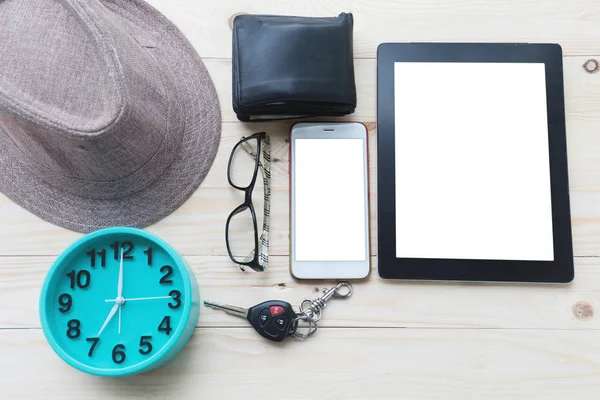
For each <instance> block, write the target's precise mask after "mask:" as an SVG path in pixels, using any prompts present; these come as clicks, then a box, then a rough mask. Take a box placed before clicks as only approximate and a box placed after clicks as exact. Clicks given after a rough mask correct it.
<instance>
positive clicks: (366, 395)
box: [0, 329, 600, 400]
mask: <svg viewBox="0 0 600 400" xmlns="http://www.w3.org/2000/svg"><path fill="white" fill-rule="evenodd" d="M319 333H320V335H321V336H320V337H319V338H318V339H317V338H313V339H311V340H307V341H305V342H295V341H293V340H292V341H288V342H285V343H283V344H279V345H278V344H274V343H270V342H267V341H265V340H264V339H262V338H260V337H259V336H258V335H257V334H256V333H255V332H254V331H253V330H251V329H233V330H226V329H199V330H196V332H195V334H194V336H193V337H192V339H191V341H190V342H189V343H188V345H187V346H186V348H185V349H184V350H183V351H182V353H180V354H179V355H178V356H177V357H176V358H175V359H173V360H172V361H171V362H170V363H169V364H167V365H165V366H164V367H162V368H161V369H158V370H155V371H152V372H150V373H146V374H142V375H136V376H131V377H125V378H122V379H106V378H99V377H94V376H90V375H86V374H83V373H80V372H78V371H76V370H74V369H73V368H71V367H70V366H68V365H67V364H65V363H64V362H63V361H62V360H60V359H59V358H58V357H57V356H56V355H55V354H54V353H53V352H52V350H51V349H50V347H49V346H48V344H47V343H46V342H45V340H44V338H43V335H42V333H41V331H40V330H25V331H18V330H3V331H0V353H1V354H2V357H0V371H2V374H0V385H1V386H2V393H3V398H19V399H40V398H44V399H61V400H65V399H82V398H85V399H138V398H139V399H165V398H185V399H197V398H202V399H235V398H244V399H255V398H256V399H264V397H265V392H266V393H267V394H268V395H273V396H275V395H276V396H277V397H278V398H285V399H317V398H318V399H324V400H326V399H398V398H405V399H438V398H443V399H449V400H452V399H460V400H464V399H473V400H475V399H477V400H479V399H489V400H500V399H526V400H530V399H546V400H563V399H578V400H587V399H589V400H592V399H593V400H595V399H597V396H598V391H599V390H600V380H598V374H600V365H599V364H598V359H600V347H599V346H598V345H597V344H598V343H597V342H598V334H597V332H595V331H585V332H574V331H535V330H533V331H529V330H502V331H498V330H462V329H459V330H452V329H323V330H322V332H319Z"/></svg>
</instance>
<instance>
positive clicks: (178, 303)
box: [169, 290, 181, 310]
mask: <svg viewBox="0 0 600 400" xmlns="http://www.w3.org/2000/svg"><path fill="white" fill-rule="evenodd" d="M169 296H171V297H172V298H173V301H174V302H175V304H172V303H171V302H169V308H170V309H172V310H176V309H178V308H179V307H181V292H180V291H179V290H171V291H170V292H169Z"/></svg>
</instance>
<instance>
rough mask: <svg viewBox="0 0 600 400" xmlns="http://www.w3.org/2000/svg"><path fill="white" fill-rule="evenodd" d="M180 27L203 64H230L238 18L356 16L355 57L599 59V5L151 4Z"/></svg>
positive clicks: (159, 0)
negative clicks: (527, 47)
mask: <svg viewBox="0 0 600 400" xmlns="http://www.w3.org/2000/svg"><path fill="white" fill-rule="evenodd" d="M149 2H150V3H151V4H153V5H154V6H155V7H156V8H158V9H159V10H160V11H162V12H163V13H164V14H165V15H167V16H168V17H169V18H170V19H171V20H173V21H174V22H175V23H177V25H178V26H179V27H180V28H181V30H182V31H183V32H184V33H185V34H186V35H187V36H188V37H189V38H190V40H191V42H192V43H193V44H194V46H196V48H198V50H199V52H200V54H201V55H202V56H203V57H219V58H228V57H231V28H230V26H231V23H232V18H233V16H235V15H236V14H238V13H251V14H281V15H305V16H318V17H331V16H336V15H338V14H339V13H341V12H352V13H353V15H354V52H355V57H357V58H367V57H368V58H374V57H375V54H376V49H377V45H379V43H382V42H427V41H435V42H465V41H466V42H472V41H476V42H551V43H560V44H561V45H562V46H563V50H564V53H565V55H589V54H600V42H598V33H597V32H598V15H597V7H598V4H597V2H595V1H594V0H578V1H563V0H544V1H515V0H509V1H495V0H482V1H464V0H430V1H420V0H403V1H382V0H379V1H372V0H346V1H343V2H341V1H335V0H302V1H293V0H288V1H278V0H262V1H253V0H236V1H231V0H229V1H227V0H226V1H212V0H150V1H149Z"/></svg>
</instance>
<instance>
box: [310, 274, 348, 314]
mask: <svg viewBox="0 0 600 400" xmlns="http://www.w3.org/2000/svg"><path fill="white" fill-rule="evenodd" d="M352 292H353V289H352V285H351V284H349V283H348V282H341V283H338V284H337V285H335V286H334V287H333V288H331V289H324V290H323V293H324V294H323V296H321V297H319V298H318V299H315V300H311V299H304V300H302V303H300V313H301V314H304V315H305V316H306V317H308V318H309V319H311V320H312V321H314V322H319V321H320V320H321V315H322V310H323V309H324V308H325V307H327V300H329V299H331V298H333V299H346V298H348V297H350V296H352ZM305 304H307V305H306V306H305Z"/></svg>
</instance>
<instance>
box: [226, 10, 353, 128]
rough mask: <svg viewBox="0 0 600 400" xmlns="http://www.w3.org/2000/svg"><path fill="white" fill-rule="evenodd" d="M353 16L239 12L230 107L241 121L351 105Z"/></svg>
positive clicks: (324, 112) (327, 112)
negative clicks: (330, 16) (295, 15)
mask: <svg viewBox="0 0 600 400" xmlns="http://www.w3.org/2000/svg"><path fill="white" fill-rule="evenodd" d="M353 27H354V22H353V17H352V14H349V13H342V14H340V15H339V16H337V17H333V18H313V17H291V16H278V15H249V14H245V15H238V16H237V17H235V20H234V26H233V109H234V111H235V112H236V114H237V117H238V119H239V120H240V121H261V120H262V121H264V120H273V119H286V118H299V117H312V116H340V115H346V114H351V113H353V112H354V109H355V108H356V84H355V82H354V61H353V47H352V31H353Z"/></svg>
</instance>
